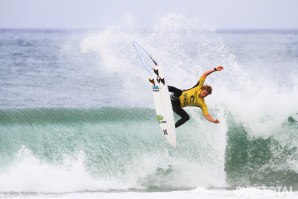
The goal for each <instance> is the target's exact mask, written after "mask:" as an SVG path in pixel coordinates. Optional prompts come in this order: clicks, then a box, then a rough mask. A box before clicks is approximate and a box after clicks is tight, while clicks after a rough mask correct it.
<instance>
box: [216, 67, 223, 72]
mask: <svg viewBox="0 0 298 199" xmlns="http://www.w3.org/2000/svg"><path fill="white" fill-rule="evenodd" d="M215 68H216V71H221V70H223V69H224V67H222V66H216V67H215Z"/></svg>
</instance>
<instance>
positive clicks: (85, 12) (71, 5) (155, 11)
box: [0, 0, 298, 29]
mask: <svg viewBox="0 0 298 199" xmlns="http://www.w3.org/2000/svg"><path fill="white" fill-rule="evenodd" d="M297 9H298V0H0V28H100V27H103V26H107V25H108V24H111V23H119V21H121V19H122V18H123V16H127V15H129V16H131V17H132V18H133V19H134V21H135V23H136V27H140V28H142V27H151V25H152V24H153V23H154V21H156V20H158V19H159V18H161V17H163V16H165V15H168V14H179V15H182V16H185V17H188V18H189V19H190V20H192V19H195V18H196V19H199V20H200V21H203V22H204V23H205V24H206V25H210V26H213V27H215V28H217V29H230V28H232V29H298V11H297Z"/></svg>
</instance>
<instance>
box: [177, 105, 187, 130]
mask: <svg viewBox="0 0 298 199" xmlns="http://www.w3.org/2000/svg"><path fill="white" fill-rule="evenodd" d="M173 110H174V112H175V113H176V114H177V115H179V116H180V117H181V118H180V120H178V121H177V122H176V124H175V127H176V128H178V127H179V126H181V125H182V124H184V123H185V122H187V120H189V115H188V113H187V112H186V111H185V110H183V109H182V108H181V106H179V107H177V106H173Z"/></svg>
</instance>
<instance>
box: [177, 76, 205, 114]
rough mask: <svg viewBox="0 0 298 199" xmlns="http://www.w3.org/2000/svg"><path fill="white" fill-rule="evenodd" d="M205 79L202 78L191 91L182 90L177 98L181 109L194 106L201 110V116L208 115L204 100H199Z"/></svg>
mask: <svg viewBox="0 0 298 199" xmlns="http://www.w3.org/2000/svg"><path fill="white" fill-rule="evenodd" d="M205 79H206V77H204V76H202V77H201V78H200V80H199V82H198V84H197V85H196V86H194V87H193V88H191V89H188V90H184V91H183V92H182V95H181V96H180V97H179V99H180V103H181V107H186V106H196V107H200V108H201V109H202V112H203V114H204V115H205V116H206V115H209V113H208V109H207V105H206V103H205V101H204V99H202V98H200V96H199V95H200V93H201V91H202V86H203V84H204V82H205Z"/></svg>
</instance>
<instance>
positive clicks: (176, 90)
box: [168, 86, 182, 98]
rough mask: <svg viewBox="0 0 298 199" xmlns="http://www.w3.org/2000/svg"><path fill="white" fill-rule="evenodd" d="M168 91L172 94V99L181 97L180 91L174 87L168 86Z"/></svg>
mask: <svg viewBox="0 0 298 199" xmlns="http://www.w3.org/2000/svg"><path fill="white" fill-rule="evenodd" d="M168 89H169V91H170V92H171V93H173V95H174V97H176V98H178V97H180V95H182V90H180V89H178V88H176V87H174V86H168Z"/></svg>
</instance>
